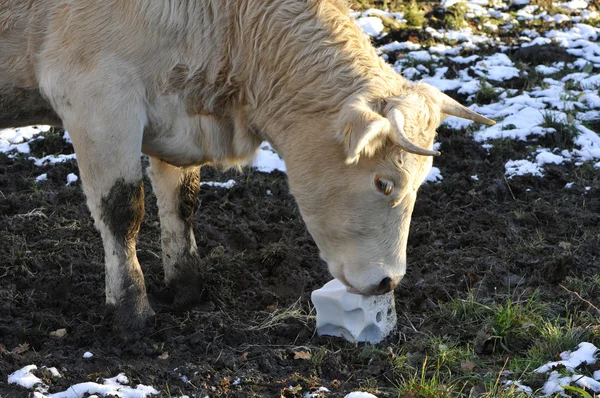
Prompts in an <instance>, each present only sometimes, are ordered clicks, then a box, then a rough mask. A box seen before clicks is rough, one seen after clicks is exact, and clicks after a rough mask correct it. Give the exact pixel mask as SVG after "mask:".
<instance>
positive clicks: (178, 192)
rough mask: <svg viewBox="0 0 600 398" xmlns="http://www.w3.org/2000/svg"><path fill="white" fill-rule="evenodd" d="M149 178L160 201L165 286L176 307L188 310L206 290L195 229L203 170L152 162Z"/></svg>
mask: <svg viewBox="0 0 600 398" xmlns="http://www.w3.org/2000/svg"><path fill="white" fill-rule="evenodd" d="M149 174H150V177H151V179H152V185H153V188H154V192H155V194H156V198H157V201H158V212H159V215H160V224H161V243H162V253H163V254H162V256H163V266H164V271H165V283H166V285H167V286H168V287H169V288H170V289H171V290H172V291H173V292H174V294H175V297H174V303H173V304H174V305H175V307H185V306H188V305H191V304H194V303H196V302H198V301H199V300H200V299H201V298H202V293H203V288H204V283H203V274H202V272H201V269H200V256H199V255H198V248H197V246H196V239H195V238H194V231H193V228H192V218H193V216H194V213H195V211H196V197H197V195H198V191H199V190H200V168H199V167H188V168H181V167H175V166H171V165H169V164H168V163H165V162H163V161H161V160H159V159H156V158H150V169H149Z"/></svg>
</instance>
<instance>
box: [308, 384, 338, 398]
mask: <svg viewBox="0 0 600 398" xmlns="http://www.w3.org/2000/svg"><path fill="white" fill-rule="evenodd" d="M326 392H331V391H330V390H329V389H328V388H327V387H319V388H317V389H316V390H315V391H312V392H307V393H306V394H304V398H317V397H319V396H321V394H322V393H326Z"/></svg>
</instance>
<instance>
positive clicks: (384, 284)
mask: <svg viewBox="0 0 600 398" xmlns="http://www.w3.org/2000/svg"><path fill="white" fill-rule="evenodd" d="M395 288H396V283H395V282H394V281H393V280H392V278H390V277H386V278H383V280H382V281H381V282H380V283H379V287H377V294H385V293H388V292H391V291H392V290H394V289H395Z"/></svg>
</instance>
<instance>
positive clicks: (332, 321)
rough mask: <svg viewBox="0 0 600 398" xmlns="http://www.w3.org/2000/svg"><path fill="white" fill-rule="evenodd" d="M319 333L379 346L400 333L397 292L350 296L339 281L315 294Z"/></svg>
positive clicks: (332, 281) (314, 292) (328, 283)
mask: <svg viewBox="0 0 600 398" xmlns="http://www.w3.org/2000/svg"><path fill="white" fill-rule="evenodd" d="M311 300H312V302H313V304H314V306H315V309H316V310H317V333H318V334H319V335H320V336H323V335H325V336H337V337H343V338H345V339H346V340H348V341H350V342H353V343H358V342H363V341H364V342H368V343H371V344H376V343H379V342H380V341H381V340H383V339H384V338H385V337H387V336H388V335H389V334H390V333H392V332H393V331H395V330H396V305H395V302H394V293H393V292H390V293H387V294H384V295H381V296H363V295H360V294H354V293H349V292H348V291H347V290H346V286H344V284H343V283H342V282H340V281H339V280H337V279H333V280H331V281H329V282H327V283H326V284H325V285H324V286H323V287H322V288H320V289H318V290H315V291H313V292H312V295H311Z"/></svg>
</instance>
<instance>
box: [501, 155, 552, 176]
mask: <svg viewBox="0 0 600 398" xmlns="http://www.w3.org/2000/svg"><path fill="white" fill-rule="evenodd" d="M504 168H505V169H506V176H507V177H508V178H509V179H511V178H513V177H514V176H521V175H526V174H531V175H532V176H536V177H543V175H544V174H543V172H542V169H541V168H540V166H539V165H538V164H537V163H533V162H530V161H529V160H525V159H521V160H509V161H508V162H506V164H505V165H504Z"/></svg>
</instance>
